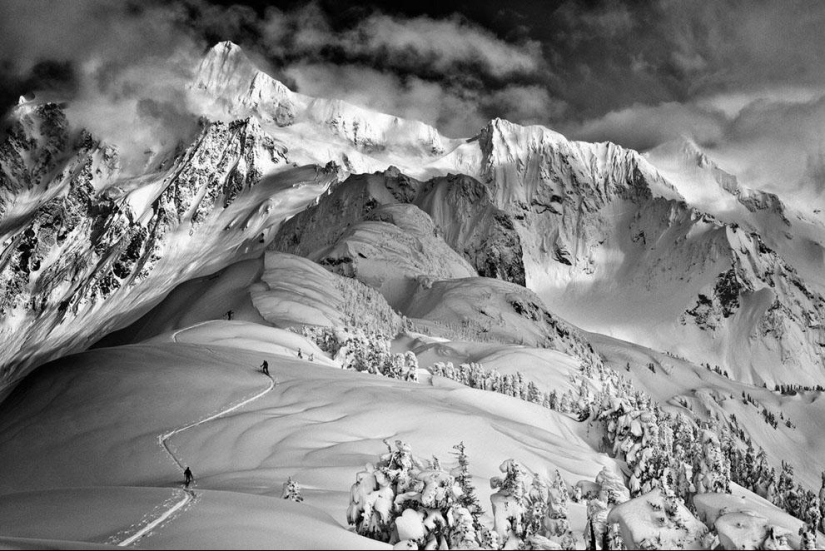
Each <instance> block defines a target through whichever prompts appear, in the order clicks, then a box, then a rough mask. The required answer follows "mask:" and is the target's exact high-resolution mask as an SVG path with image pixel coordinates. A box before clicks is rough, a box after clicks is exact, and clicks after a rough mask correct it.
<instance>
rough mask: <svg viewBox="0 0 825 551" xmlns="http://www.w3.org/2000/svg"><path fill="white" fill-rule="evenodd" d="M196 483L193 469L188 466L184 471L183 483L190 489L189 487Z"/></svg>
mask: <svg viewBox="0 0 825 551" xmlns="http://www.w3.org/2000/svg"><path fill="white" fill-rule="evenodd" d="M194 481H195V477H193V476H192V469H190V468H189V467H188V466H187V467H186V469H185V470H184V471H183V483H184V485H185V486H186V487H187V488H188V487H189V485H190V484H191V483H192V482H194Z"/></svg>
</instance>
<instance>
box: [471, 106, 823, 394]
mask: <svg viewBox="0 0 825 551" xmlns="http://www.w3.org/2000/svg"><path fill="white" fill-rule="evenodd" d="M479 146H480V148H481V150H482V152H483V163H482V174H481V178H482V181H484V182H485V183H486V185H487V186H488V187H489V188H490V190H491V192H492V194H493V195H494V197H495V198H496V201H497V206H499V207H501V208H502V209H504V210H505V211H507V212H509V213H510V214H511V215H512V217H513V218H514V220H515V228H516V229H517V230H518V233H519V235H520V237H521V242H522V245H523V248H524V253H523V258H524V265H525V268H526V274H527V277H526V280H527V286H528V287H529V288H530V289H532V290H534V291H536V292H537V293H538V294H539V296H541V297H542V299H543V300H544V302H545V303H546V304H548V305H550V306H551V307H552V308H553V309H554V310H555V311H556V312H558V313H559V314H560V315H561V316H563V317H564V318H565V319H568V320H570V321H571V322H573V323H575V324H577V325H579V326H582V327H584V328H586V329H588V330H593V331H597V332H606V333H608V334H613V335H615V336H618V337H620V338H624V339H627V340H631V341H634V342H641V343H642V344H645V345H647V346H652V347H654V348H658V349H662V350H669V351H672V352H674V353H677V354H684V355H690V356H691V357H693V358H694V359H695V360H698V361H708V362H710V363H716V364H722V365H725V366H728V367H730V368H731V369H730V370H731V372H732V373H735V374H736V377H737V378H739V379H740V380H743V381H749V382H755V383H761V382H767V383H770V384H773V383H775V382H790V381H802V380H804V381H807V382H808V383H809V384H810V383H813V381H815V380H816V379H817V378H821V376H822V371H823V363H822V357H823V355H822V353H823V347H822V345H821V344H820V343H825V334H823V333H822V332H821V329H820V328H819V322H818V320H820V319H822V315H823V313H825V312H823V311H822V307H821V300H822V299H821V297H820V295H819V294H818V293H817V292H816V291H815V290H814V289H813V288H811V287H810V286H807V285H806V284H805V283H803V280H802V278H801V277H800V276H799V275H798V274H797V273H795V272H794V271H793V268H791V266H790V265H789V264H787V262H785V261H784V260H783V259H782V258H781V257H780V256H779V255H777V254H776V252H774V251H773V250H771V249H770V248H769V247H768V246H767V245H766V244H765V243H764V241H763V240H762V239H761V238H760V237H759V235H758V234H757V233H755V232H753V231H744V230H743V229H741V228H739V227H738V225H737V224H735V223H725V222H722V221H720V220H718V219H717V218H716V217H714V216H711V215H708V214H706V213H702V212H701V211H698V210H696V209H694V208H691V207H689V206H688V205H687V204H686V203H685V201H684V200H683V199H682V197H681V196H680V195H679V194H678V193H677V192H676V190H675V189H674V188H673V187H672V186H671V185H670V184H669V183H668V182H667V181H666V180H665V179H664V178H663V177H662V176H661V175H660V174H659V173H658V172H657V171H656V169H654V168H653V167H652V165H650V164H649V163H648V162H647V161H646V160H645V159H644V158H642V157H641V156H640V155H638V154H636V153H635V152H632V151H627V150H623V149H622V148H620V147H617V146H613V145H611V144H596V145H594V144H581V143H574V142H568V141H567V140H565V139H564V138H563V137H561V136H560V135H558V134H555V133H553V132H550V131H548V130H546V129H542V128H538V127H530V128H522V127H516V126H514V125H510V124H509V123H506V122H503V121H493V123H491V124H490V125H488V126H487V128H485V130H484V131H483V132H482V134H481V135H480V137H479ZM694 161H695V162H696V163H698V164H700V165H704V166H705V167H706V168H707V167H710V168H716V169H718V167H715V165H713V166H711V165H710V161H709V160H708V159H706V158H704V157H702V158H698V159H694ZM717 172H718V174H717V176H718V177H719V178H720V179H721V180H722V181H721V182H719V185H723V184H726V185H727V186H728V187H729V188H730V189H726V190H725V191H724V193H726V194H729V195H735V197H736V198H737V200H738V201H739V202H740V203H742V204H743V205H745V206H747V204H746V203H748V202H749V201H750V199H748V198H754V200H755V201H757V202H759V205H758V207H760V208H761V207H762V206H765V207H766V208H768V209H773V208H775V209H776V213H775V214H777V215H778V216H780V217H781V219H782V220H783V222H782V224H784V225H787V219H786V218H784V217H783V216H782V212H783V211H782V207H781V203H774V202H772V200H771V199H770V197H768V195H766V194H757V193H754V192H751V191H750V190H744V189H743V188H740V187H739V186H738V184H737V182H736V181H735V178H733V177H730V178H727V179H725V178H723V176H724V175H723V174H721V171H719V170H717ZM723 187H724V186H723ZM757 197H758V199H757ZM771 205H773V206H771ZM754 208H757V207H754ZM686 329H687V330H686ZM777 366H782V367H781V368H779V369H777ZM803 384H804V383H803Z"/></svg>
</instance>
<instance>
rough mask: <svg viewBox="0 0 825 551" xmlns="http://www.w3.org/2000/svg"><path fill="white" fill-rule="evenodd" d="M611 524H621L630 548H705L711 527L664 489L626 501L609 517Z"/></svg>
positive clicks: (623, 536) (622, 533)
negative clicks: (666, 493) (665, 492)
mask: <svg viewBox="0 0 825 551" xmlns="http://www.w3.org/2000/svg"><path fill="white" fill-rule="evenodd" d="M607 522H608V524H613V523H618V524H619V526H620V528H621V535H622V539H623V540H624V542H625V545H626V546H627V547H628V548H629V549H646V548H649V547H650V546H652V548H656V549H677V548H682V549H697V548H704V545H703V541H704V538H705V536H706V535H707V534H708V528H707V526H705V525H704V524H703V523H702V522H701V521H699V520H698V519H697V518H696V517H694V516H693V515H692V514H691V513H690V511H688V509H687V507H685V506H684V504H683V503H682V502H681V501H680V500H678V499H676V498H674V497H669V496H667V495H665V494H664V493H663V492H662V491H661V490H654V491H652V492H650V493H647V494H644V495H642V496H639V497H637V498H635V499H631V500H630V501H626V502H625V503H622V504H620V505H617V506H616V507H614V508H613V509H612V510H611V511H610V513H609V514H608V515H607Z"/></svg>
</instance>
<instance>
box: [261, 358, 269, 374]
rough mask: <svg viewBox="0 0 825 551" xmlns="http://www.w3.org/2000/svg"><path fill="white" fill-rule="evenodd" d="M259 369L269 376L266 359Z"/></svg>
mask: <svg viewBox="0 0 825 551" xmlns="http://www.w3.org/2000/svg"><path fill="white" fill-rule="evenodd" d="M261 371H262V372H263V374H264V375H266V376H269V364H268V363H266V360H264V363H262V364H261Z"/></svg>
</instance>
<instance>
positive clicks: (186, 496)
mask: <svg viewBox="0 0 825 551" xmlns="http://www.w3.org/2000/svg"><path fill="white" fill-rule="evenodd" d="M267 377H268V378H269V384H268V385H267V387H266V389H265V390H263V391H262V392H259V393H258V394H256V395H254V396H252V397H251V398H247V399H245V400H243V401H241V402H239V403H237V404H235V405H234V406H230V407H228V408H226V409H224V410H221V411H219V412H218V413H216V414H214V415H210V416H209V417H206V418H205V419H201V420H200V421H196V422H194V423H189V424H188V425H185V426H183V427H179V428H177V429H175V430H173V431H170V432H167V433H164V434H161V435H159V436H158V444H159V445H160V447H161V448H163V451H164V452H165V453H166V455H168V456H169V457H170V458H172V461H174V462H175V464H176V465H177V466H178V467H179V468H181V469H183V468H184V465H183V463H181V461H180V460H179V459H178V458H177V457H176V456H175V454H174V453H173V452H172V450H171V449H169V445H168V440H169V439H170V438H171V437H172V436H174V435H176V434H178V433H181V432H183V431H185V430H189V429H191V428H194V427H197V426H199V425H203V424H204V423H208V422H210V421H214V420H215V419H217V418H219V417H222V416H224V415H226V414H227V413H232V412H233V411H236V410H238V409H240V408H242V407H244V406H245V405H247V404H250V403H252V402H254V401H255V400H258V399H260V398H262V397H264V396H265V395H266V394H268V393H269V392H271V391H272V389H274V388H275V380H274V379H273V378H272V377H271V376H269V375H267ZM176 492H177V493H182V494H183V496H182V498H181V499H180V500H179V501H177V502H176V503H175V504H174V505H172V506H171V507H170V508H169V509H167V510H166V511H165V512H164V513H163V514H162V515H160V516H159V517H158V518H156V519H155V520H153V521H152V522H150V523H149V524H147V525H146V526H144V527H143V528H141V529H140V530H138V531H137V532H135V533H134V534H133V535H131V536H129V537H128V538H126V539H125V540H123V541H121V542H119V543H118V544H117V545H118V547H126V546H129V545H132V544H133V543H135V542H136V541H138V540H140V539H141V538H142V537H143V536H145V535H146V534H148V533H149V532H151V531H152V530H154V529H155V528H157V527H158V526H159V525H160V524H162V523H163V522H164V521H166V520H167V519H168V518H169V517H171V516H172V515H173V514H175V513H176V512H177V511H179V510H181V509H182V508H183V507H185V506H186V505H188V504H189V503H190V502H192V500H194V499H195V492H193V491H192V490H189V489H183V490H177V491H176Z"/></svg>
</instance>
